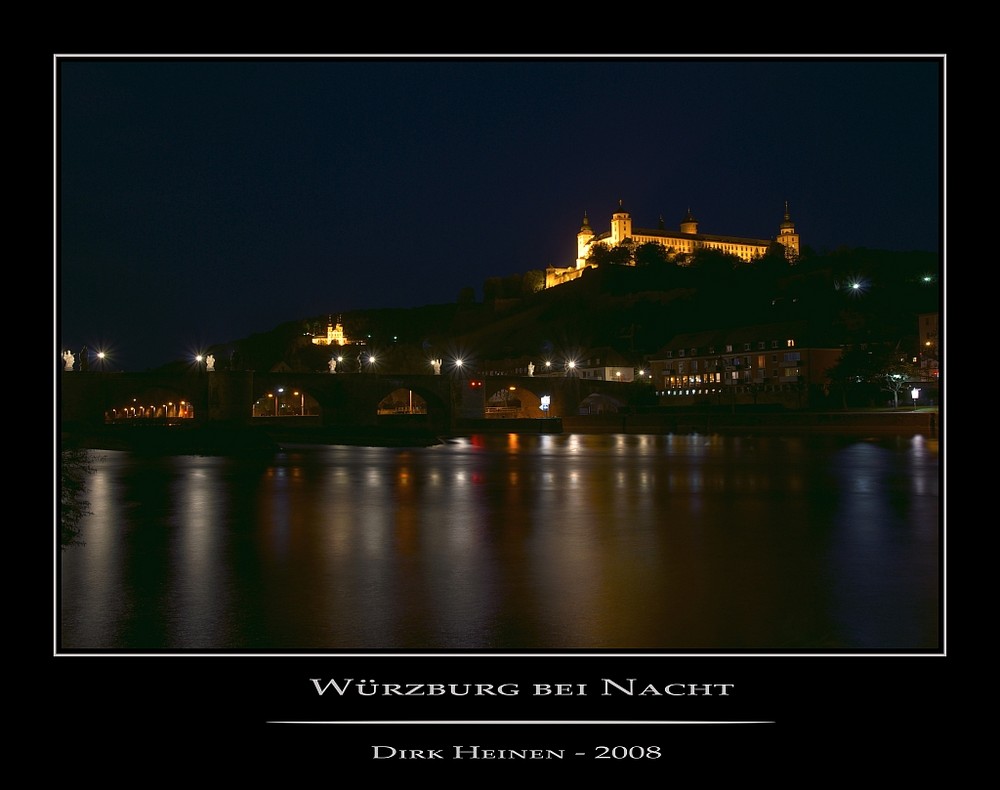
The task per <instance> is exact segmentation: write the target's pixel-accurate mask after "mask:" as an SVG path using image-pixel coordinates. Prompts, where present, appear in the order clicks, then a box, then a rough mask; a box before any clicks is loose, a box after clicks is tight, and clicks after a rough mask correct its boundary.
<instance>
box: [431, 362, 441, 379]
mask: <svg viewBox="0 0 1000 790" xmlns="http://www.w3.org/2000/svg"><path fill="white" fill-rule="evenodd" d="M431 367H432V368H434V375H435V376H440V375H441V360H440V359H432V360H431Z"/></svg>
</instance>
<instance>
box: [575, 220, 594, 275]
mask: <svg viewBox="0 0 1000 790" xmlns="http://www.w3.org/2000/svg"><path fill="white" fill-rule="evenodd" d="M593 238H594V229H593V228H591V227H590V220H589V219H587V212H586V211H584V212H583V224H582V225H581V226H580V232H579V233H577V234H576V268H577V269H582V268H583V267H584V266H585V265H586V263H587V253H588V252H589V250H590V242H591V240H592V239H593Z"/></svg>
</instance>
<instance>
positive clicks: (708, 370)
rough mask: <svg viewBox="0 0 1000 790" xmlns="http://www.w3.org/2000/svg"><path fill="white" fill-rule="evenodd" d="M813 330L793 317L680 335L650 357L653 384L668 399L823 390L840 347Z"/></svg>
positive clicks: (748, 396) (750, 396)
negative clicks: (817, 336) (817, 334)
mask: <svg viewBox="0 0 1000 790" xmlns="http://www.w3.org/2000/svg"><path fill="white" fill-rule="evenodd" d="M810 334H811V333H810V330H809V327H808V324H807V323H806V322H789V323H782V324H762V325H757V326H748V327H741V328H737V329H732V330H719V331H708V332H697V333H689V334H683V335H678V336H676V337H675V338H673V340H671V341H670V343H669V344H668V345H667V346H666V347H665V348H663V349H662V350H661V351H660V352H658V353H657V354H654V355H651V356H650V357H649V363H650V370H651V379H652V382H653V386H654V387H655V389H656V391H657V393H658V394H659V395H660V396H661V399H662V400H661V402H664V403H678V402H697V401H699V400H703V399H705V398H706V397H708V398H711V397H713V396H715V397H717V396H720V395H722V394H723V393H725V394H726V397H727V398H730V397H733V398H736V399H738V400H740V401H748V400H751V399H752V400H754V402H756V398H757V397H759V396H762V395H765V394H768V393H769V394H771V395H775V394H778V393H793V394H795V395H796V399H798V396H799V395H800V394H809V393H815V392H816V391H817V390H819V391H823V390H824V389H825V388H826V387H827V386H828V383H829V382H828V379H827V374H826V371H827V370H829V369H830V368H831V367H833V365H834V364H835V363H836V362H837V360H838V359H839V358H840V355H841V349H840V348H839V347H835V346H833V345H831V344H827V343H822V342H817V341H818V340H819V339H818V338H815V337H811V336H810ZM803 405H804V404H803Z"/></svg>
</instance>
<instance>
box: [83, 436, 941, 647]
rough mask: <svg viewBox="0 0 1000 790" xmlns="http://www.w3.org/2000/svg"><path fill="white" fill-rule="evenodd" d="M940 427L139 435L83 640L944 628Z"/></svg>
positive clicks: (700, 641) (479, 642) (548, 638)
mask: <svg viewBox="0 0 1000 790" xmlns="http://www.w3.org/2000/svg"><path fill="white" fill-rule="evenodd" d="M928 444H929V443H928V442H927V441H926V440H922V441H919V442H917V441H911V442H909V443H905V444H902V445H899V446H896V445H894V444H893V443H892V442H882V443H866V442H840V443H837V442H830V441H825V442H816V441H807V440H805V439H803V438H801V437H798V438H786V437H742V436H740V437H723V436H719V435H699V434H691V435H667V436H652V435H643V436H635V435H611V436H608V435H604V436H587V435H576V434H572V435H541V436H530V435H522V436H518V435H516V434H503V435H497V436H473V437H468V438H467V439H460V440H456V441H453V442H450V443H449V444H447V445H444V446H439V447H431V448H420V449H407V450H398V449H392V448H348V447H333V448H313V449H311V450H303V451H301V452H289V453H287V454H285V455H284V456H282V457H280V458H277V459H276V460H275V462H274V463H272V464H268V465H266V466H265V467H263V468H261V469H259V470H258V469H254V468H247V467H242V466H240V465H239V464H238V463H236V462H233V461H231V460H227V459H212V460H211V461H205V460H204V459H202V460H201V461H192V460H191V459H189V458H188V459H176V460H174V461H171V462H169V463H164V462H160V463H159V464H158V465H155V466H152V467H148V468H147V467H144V466H142V464H140V463H138V462H136V461H135V460H134V459H130V458H127V457H123V456H117V457H115V458H114V459H113V461H112V462H104V463H102V464H101V465H99V466H98V468H97V469H96V470H95V473H94V475H93V477H92V480H91V488H90V493H91V497H92V500H93V502H94V504H95V506H96V507H95V510H96V513H95V516H94V517H93V518H92V519H90V520H89V521H88V522H87V524H86V525H85V528H86V531H87V535H86V536H85V539H88V540H90V541H92V543H93V546H92V548H90V549H89V550H88V551H87V552H86V553H84V552H81V553H78V554H76V555H73V556H71V557H69V558H68V559H67V561H66V563H65V566H64V570H65V571H66V573H65V578H66V583H67V585H68V587H69V588H70V589H72V595H70V596H67V597H66V599H65V600H67V602H68V603H67V605H66V609H65V611H64V619H65V622H66V623H67V624H68V628H67V629H66V633H67V638H69V639H71V640H73V641H75V642H76V643H77V644H90V645H97V646H104V647H108V646H121V645H122V644H124V643H134V644H138V643H140V642H142V643H143V644H142V645H140V646H146V647H148V646H152V645H150V644H147V643H152V642H157V640H159V641H160V642H162V643H163V644H162V645H161V646H175V647H201V646H213V645H214V646H216V647H241V646H258V647H267V648H292V647H294V648H309V647H312V648H382V647H405V648H411V649H434V648H443V649H447V648H477V649H494V648H508V649H510V648H563V647H575V648H643V649H654V648H659V649H672V648H703V649H712V648H715V649H726V648H739V647H743V648H774V647H777V648H781V647H788V646H798V647H810V646H824V645H825V646H829V645H831V644H834V643H835V644H837V645H847V646H849V645H853V644H858V645H864V646H877V645H880V644H882V643H887V644H888V643H892V644H898V643H903V644H905V645H909V646H923V645H926V644H927V643H928V641H931V640H933V639H934V638H936V628H935V626H936V616H937V609H936V598H935V597H934V595H935V592H936V583H937V578H936V571H935V568H936V540H935V534H936V513H935V511H934V506H936V496H937V489H936V483H935V481H936V477H937V475H936V472H937V456H936V450H935V451H931V450H930V449H929V447H928ZM130 502H131V503H138V502H142V503H145V505H139V506H138V507H136V506H130V505H129V503H130ZM140 555H141V559H140ZM140 562H141V572H140V571H139V568H140V566H139V565H137V564H136V563H140ZM157 600H159V601H160V603H159V604H157V605H156V606H152V605H151V603H150V602H152V601H157ZM914 601H916V602H917V603H916V604H915V603H914ZM126 611H131V612H132V613H133V614H131V615H126ZM130 617H131V618H133V619H131V620H130V619H129V618H130ZM134 618H138V619H137V620H136V619H134ZM144 618H145V619H144ZM130 640H131V642H130Z"/></svg>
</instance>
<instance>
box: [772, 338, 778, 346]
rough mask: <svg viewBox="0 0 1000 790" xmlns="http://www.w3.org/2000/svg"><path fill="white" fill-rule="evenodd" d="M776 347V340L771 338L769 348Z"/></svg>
mask: <svg viewBox="0 0 1000 790" xmlns="http://www.w3.org/2000/svg"><path fill="white" fill-rule="evenodd" d="M777 347H778V341H777V340H772V341H771V348H777Z"/></svg>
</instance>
